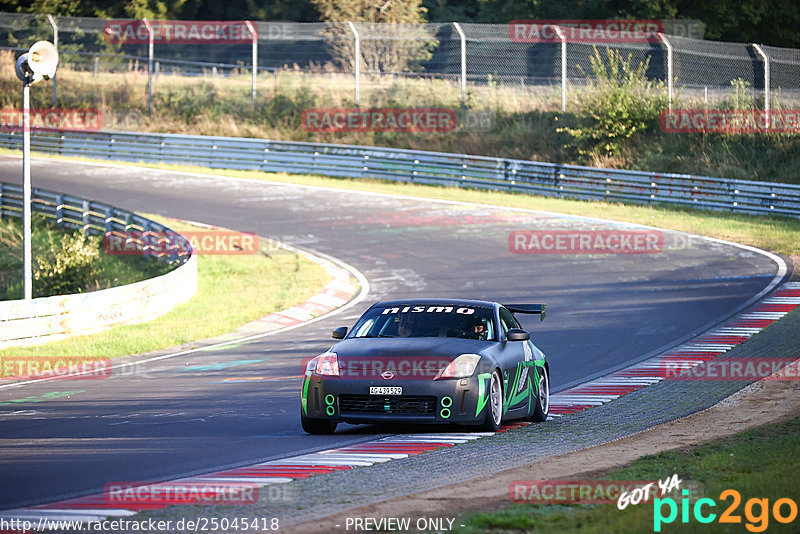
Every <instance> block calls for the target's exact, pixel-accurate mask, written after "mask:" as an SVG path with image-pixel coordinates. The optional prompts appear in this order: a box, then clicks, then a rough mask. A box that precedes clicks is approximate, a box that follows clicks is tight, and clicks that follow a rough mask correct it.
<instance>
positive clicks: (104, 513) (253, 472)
mask: <svg viewBox="0 0 800 534" xmlns="http://www.w3.org/2000/svg"><path fill="white" fill-rule="evenodd" d="M529 424H530V423H513V424H509V425H504V426H503V427H501V428H500V430H498V433H500V432H507V431H509V430H513V429H515V428H520V427H522V426H526V425H529ZM493 435H495V433H494V432H468V433H459V432H453V433H439V434H403V435H398V436H390V437H386V438H381V439H377V440H374V441H369V442H366V443H358V444H354V445H347V446H344V447H340V448H336V449H329V450H325V451H320V452H316V453H311V454H302V455H300V456H294V457H291V458H283V459H280V460H272V461H269V462H263V463H258V464H254V465H249V466H246V467H238V468H235V469H227V470H224V471H217V472H216V473H209V474H205V475H200V476H194V477H187V478H181V479H178V480H170V481H169V482H163V483H159V484H158V485H161V486H164V485H176V486H179V485H182V486H191V487H193V488H198V489H201V490H202V492H203V494H204V495H205V496H209V495H210V496H213V495H224V493H225V492H226V491H229V489H230V488H231V487H241V486H243V485H247V486H253V485H255V486H257V487H267V486H273V485H275V484H285V483H287V482H291V481H292V480H295V479H298V478H308V477H310V476H314V475H320V474H324V473H332V472H335V471H348V470H350V469H355V468H357V467H366V466H370V465H373V464H376V463H383V462H388V461H391V460H397V459H400V458H408V457H409V456H414V455H417V454H422V453H423V452H427V451H432V450H436V449H439V448H442V447H453V446H455V445H458V444H459V443H467V442H468V441H473V440H476V439H480V438H482V437H486V436H493ZM143 486H150V487H152V486H156V484H152V485H147V484H143V485H142V486H137V489H138V488H140V487H143ZM143 493H145V494H150V493H151V492H150V491H145V492H143ZM120 500H121V501H122V502H120ZM120 500H112V499H110V498H109V497H108V496H107V495H105V494H102V493H100V494H95V495H88V496H86V497H78V498H75V499H67V500H63V501H58V502H55V503H51V504H46V505H39V506H30V507H27V508H21V509H17V510H9V511H6V512H0V519H6V520H11V519H20V520H27V521H39V520H40V519H46V520H50V521H102V520H104V519H106V518H108V517H127V516H132V515H135V514H136V513H137V512H139V511H141V510H153V509H160V508H165V507H167V506H170V505H172V503H164V502H143V501H139V502H127V503H126V502H124V500H125V499H120ZM187 504H188V503H187Z"/></svg>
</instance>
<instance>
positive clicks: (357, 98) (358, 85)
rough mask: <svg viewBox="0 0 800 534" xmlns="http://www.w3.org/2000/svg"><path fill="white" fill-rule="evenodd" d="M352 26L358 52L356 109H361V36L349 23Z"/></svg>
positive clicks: (354, 26)
mask: <svg viewBox="0 0 800 534" xmlns="http://www.w3.org/2000/svg"><path fill="white" fill-rule="evenodd" d="M347 24H349V25H350V31H352V32H353V36H355V40H356V51H355V54H354V57H353V59H354V61H355V76H356V107H359V100H360V99H359V97H360V94H359V93H360V91H361V80H360V78H361V36H360V35H359V34H358V30H356V25H355V24H353V23H352V22H349V21H348V23H347Z"/></svg>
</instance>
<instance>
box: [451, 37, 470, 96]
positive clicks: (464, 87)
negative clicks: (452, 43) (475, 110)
mask: <svg viewBox="0 0 800 534" xmlns="http://www.w3.org/2000/svg"><path fill="white" fill-rule="evenodd" d="M453 27H455V29H456V31H457V32H458V36H459V39H460V40H461V109H464V108H465V107H466V106H467V36H466V35H464V31H463V30H462V29H461V25H460V24H459V23H458V22H454V23H453Z"/></svg>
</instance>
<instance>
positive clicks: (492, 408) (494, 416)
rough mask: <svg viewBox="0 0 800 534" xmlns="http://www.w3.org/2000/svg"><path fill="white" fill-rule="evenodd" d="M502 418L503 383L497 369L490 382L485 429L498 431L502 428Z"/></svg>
mask: <svg viewBox="0 0 800 534" xmlns="http://www.w3.org/2000/svg"><path fill="white" fill-rule="evenodd" d="M502 420H503V384H502V382H501V381H500V373H499V372H498V371H497V370H495V371H494V372H493V373H492V380H491V382H490V383H489V402H488V403H487V406H486V420H485V421H484V422H483V429H484V430H488V431H489V432H496V431H497V429H498V428H500V423H501V421H502Z"/></svg>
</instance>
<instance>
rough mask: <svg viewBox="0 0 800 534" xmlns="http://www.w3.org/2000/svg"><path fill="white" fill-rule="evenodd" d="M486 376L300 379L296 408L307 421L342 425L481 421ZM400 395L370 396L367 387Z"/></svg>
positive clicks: (484, 411) (485, 390)
mask: <svg viewBox="0 0 800 534" xmlns="http://www.w3.org/2000/svg"><path fill="white" fill-rule="evenodd" d="M489 378H490V375H474V376H472V377H470V378H454V379H444V380H430V379H428V380H381V379H378V380H353V379H350V378H347V379H342V378H338V377H327V376H325V377H323V376H319V375H311V376H306V377H305V379H304V381H303V392H302V401H301V404H302V406H301V409H302V411H303V415H305V416H306V417H308V418H311V419H325V420H328V421H333V422H346V423H388V422H392V423H460V424H480V423H482V422H483V421H484V419H485V414H486V410H488V409H489V407H488V406H487V403H486V398H487V396H488V392H487V390H488V387H489ZM372 386H379V387H387V386H388V387H401V388H403V389H402V394H401V395H370V387H372Z"/></svg>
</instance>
